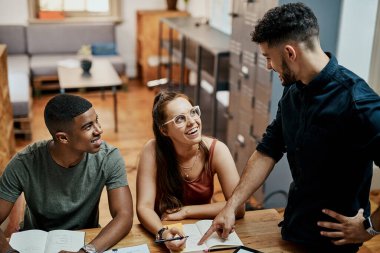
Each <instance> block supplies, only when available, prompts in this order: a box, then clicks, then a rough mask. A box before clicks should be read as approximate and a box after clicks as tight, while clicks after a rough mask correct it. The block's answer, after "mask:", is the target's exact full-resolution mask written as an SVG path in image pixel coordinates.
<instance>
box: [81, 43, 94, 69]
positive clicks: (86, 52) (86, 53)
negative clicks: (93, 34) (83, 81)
mask: <svg viewBox="0 0 380 253" xmlns="http://www.w3.org/2000/svg"><path fill="white" fill-rule="evenodd" d="M78 55H79V59H80V66H81V68H82V70H83V75H91V73H90V69H91V66H92V53H91V45H89V44H86V45H82V46H81V48H80V49H79V50H78Z"/></svg>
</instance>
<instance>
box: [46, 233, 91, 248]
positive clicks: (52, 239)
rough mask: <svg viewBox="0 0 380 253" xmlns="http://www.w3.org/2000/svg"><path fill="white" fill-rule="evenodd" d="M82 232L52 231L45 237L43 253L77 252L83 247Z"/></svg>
mask: <svg viewBox="0 0 380 253" xmlns="http://www.w3.org/2000/svg"><path fill="white" fill-rule="evenodd" d="M84 235H85V233H84V232H82V231H71V230H53V231H50V232H49V234H48V236H47V242H46V249H45V253H57V252H59V251H61V250H66V251H73V252H77V251H78V250H79V249H80V248H82V247H83V245H84Z"/></svg>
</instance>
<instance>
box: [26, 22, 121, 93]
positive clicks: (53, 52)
mask: <svg viewBox="0 0 380 253" xmlns="http://www.w3.org/2000/svg"><path fill="white" fill-rule="evenodd" d="M99 43H113V44H116V40H115V27H114V24H112V23H97V24H93V23H88V24H31V25H29V26H28V27H27V48H28V52H29V54H30V69H31V74H32V78H33V88H34V89H35V91H36V92H37V93H38V92H39V91H40V90H44V89H57V88H58V87H57V84H55V85H52V84H49V83H48V82H47V81H50V80H57V76H58V74H57V63H58V62H59V61H61V60H65V59H73V58H74V59H75V58H77V57H78V56H77V52H78V50H79V49H80V48H81V46H82V45H85V44H99ZM93 57H94V58H98V57H99V58H106V59H108V60H110V62H111V63H112V65H113V66H114V68H115V70H116V71H117V72H118V74H119V75H120V76H121V77H122V78H125V76H126V75H125V69H126V66H125V61H124V60H123V58H122V57H121V56H120V55H118V54H114V55H94V56H93ZM124 80H126V79H124Z"/></svg>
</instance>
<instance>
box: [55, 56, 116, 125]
mask: <svg viewBox="0 0 380 253" xmlns="http://www.w3.org/2000/svg"><path fill="white" fill-rule="evenodd" d="M77 65H78V66H75V64H72V66H69V64H58V79H59V86H60V89H61V93H65V89H72V88H78V89H80V88H107V87H111V88H112V93H113V100H114V121H115V132H117V131H118V128H117V122H118V120H117V93H116V91H117V87H118V86H121V85H122V81H121V79H120V77H119V75H118V74H117V72H116V70H115V69H114V67H113V66H112V64H111V63H110V62H109V61H108V60H106V59H93V60H92V67H91V70H90V73H91V75H87V76H86V75H83V74H82V73H83V71H82V69H81V68H80V66H79V64H77Z"/></svg>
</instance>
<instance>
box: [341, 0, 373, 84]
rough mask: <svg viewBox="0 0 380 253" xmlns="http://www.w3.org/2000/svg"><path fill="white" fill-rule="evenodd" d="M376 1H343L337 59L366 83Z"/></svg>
mask: <svg viewBox="0 0 380 253" xmlns="http://www.w3.org/2000/svg"><path fill="white" fill-rule="evenodd" d="M377 5H378V0H360V1H357V0H344V1H343V4H342V13H341V20H340V32H339V42H338V50H337V58H338V61H339V63H340V64H341V65H343V66H345V67H346V68H348V69H350V70H352V71H353V72H355V73H356V74H357V75H359V76H360V77H362V78H363V79H364V80H366V81H368V77H369V68H370V62H371V53H372V43H373V36H374V32H375V24H376V12H377Z"/></svg>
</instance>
